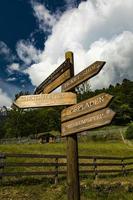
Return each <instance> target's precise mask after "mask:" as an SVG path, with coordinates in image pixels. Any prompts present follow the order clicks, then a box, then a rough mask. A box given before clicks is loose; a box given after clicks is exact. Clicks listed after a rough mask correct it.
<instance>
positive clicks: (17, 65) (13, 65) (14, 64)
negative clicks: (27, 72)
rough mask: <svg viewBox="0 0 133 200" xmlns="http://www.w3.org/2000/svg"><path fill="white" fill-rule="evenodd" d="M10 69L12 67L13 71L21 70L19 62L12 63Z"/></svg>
mask: <svg viewBox="0 0 133 200" xmlns="http://www.w3.org/2000/svg"><path fill="white" fill-rule="evenodd" d="M9 69H10V70H11V71H12V70H16V71H19V70H20V66H19V63H12V64H11V65H10V66H9Z"/></svg>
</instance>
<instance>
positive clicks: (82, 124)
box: [61, 108, 115, 136]
mask: <svg viewBox="0 0 133 200" xmlns="http://www.w3.org/2000/svg"><path fill="white" fill-rule="evenodd" d="M114 115H115V112H113V111H112V110H111V109H110V108H104V109H102V110H99V111H96V112H93V113H90V114H87V115H84V116H82V117H78V118H76V119H73V120H70V121H68V122H64V123H62V125H61V129H62V131H61V132H62V136H68V135H71V134H73V133H79V132H82V131H85V130H89V129H93V128H97V127H100V126H103V125H106V124H110V122H111V121H112V119H113V117H114Z"/></svg>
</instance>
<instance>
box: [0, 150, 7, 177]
mask: <svg viewBox="0 0 133 200" xmlns="http://www.w3.org/2000/svg"><path fill="white" fill-rule="evenodd" d="M5 158H6V157H5V155H4V154H0V174H1V175H0V180H1V181H2V172H3V171H4V162H3V159H5Z"/></svg>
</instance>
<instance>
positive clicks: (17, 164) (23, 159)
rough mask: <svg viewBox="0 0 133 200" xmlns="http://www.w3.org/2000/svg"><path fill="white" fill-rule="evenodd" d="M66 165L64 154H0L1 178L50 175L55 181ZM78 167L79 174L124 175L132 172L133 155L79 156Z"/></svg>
mask: <svg viewBox="0 0 133 200" xmlns="http://www.w3.org/2000/svg"><path fill="white" fill-rule="evenodd" d="M29 160H30V161H29ZM66 166H67V162H66V156H65V155H43V154H14V153H1V154H0V177H1V178H3V177H7V176H19V177H21V176H34V175H38V176H41V175H43V176H44V175H48V176H50V175H52V176H54V180H55V183H57V182H58V178H59V175H63V176H64V175H65V176H66ZM42 168H43V170H42ZM79 168H80V170H79V172H80V175H87V174H94V177H96V176H97V175H98V174H105V173H106V174H113V173H118V174H122V175H126V174H127V173H129V172H133V157H131V156H130V157H115V156H113V157H108V156H79Z"/></svg>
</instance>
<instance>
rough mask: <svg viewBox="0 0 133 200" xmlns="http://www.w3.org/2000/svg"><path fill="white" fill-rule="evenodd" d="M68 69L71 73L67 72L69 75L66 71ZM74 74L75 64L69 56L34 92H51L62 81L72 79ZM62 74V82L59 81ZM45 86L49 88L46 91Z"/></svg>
mask: <svg viewBox="0 0 133 200" xmlns="http://www.w3.org/2000/svg"><path fill="white" fill-rule="evenodd" d="M66 71H69V73H68V72H67V75H66V73H65V72H66ZM63 74H64V75H63ZM72 75H73V66H72V64H71V62H70V59H69V58H67V59H66V60H65V61H64V62H63V63H62V64H61V65H60V66H59V67H58V68H57V69H56V70H55V71H54V72H53V73H52V74H51V75H50V76H48V77H47V78H46V79H45V80H44V81H43V82H42V83H41V84H40V85H39V86H38V87H37V88H36V89H35V92H34V94H40V93H46V92H47V93H50V92H52V91H53V90H55V89H56V88H57V87H59V86H60V85H61V84H62V83H64V82H65V81H67V80H68V79H70V78H71V77H72ZM60 76H62V78H61V82H60V81H59V77H60ZM49 85H50V86H49ZM48 86H49V87H48ZM45 88H47V89H46V91H45Z"/></svg>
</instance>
